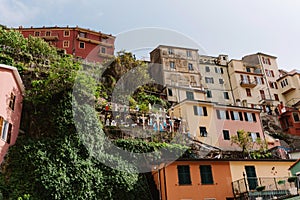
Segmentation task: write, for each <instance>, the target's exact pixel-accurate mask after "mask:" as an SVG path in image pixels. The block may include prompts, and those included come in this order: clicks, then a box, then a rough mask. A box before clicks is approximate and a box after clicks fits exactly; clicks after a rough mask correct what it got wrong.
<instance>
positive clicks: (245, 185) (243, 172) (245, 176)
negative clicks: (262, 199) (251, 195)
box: [243, 172, 248, 193]
mask: <svg viewBox="0 0 300 200" xmlns="http://www.w3.org/2000/svg"><path fill="white" fill-rule="evenodd" d="M243 177H244V183H245V188H246V192H247V193H248V188H247V182H246V175H245V172H243Z"/></svg>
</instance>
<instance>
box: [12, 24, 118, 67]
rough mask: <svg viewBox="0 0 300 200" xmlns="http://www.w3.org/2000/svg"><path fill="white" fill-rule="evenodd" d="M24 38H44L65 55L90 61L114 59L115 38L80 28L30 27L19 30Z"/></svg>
mask: <svg viewBox="0 0 300 200" xmlns="http://www.w3.org/2000/svg"><path fill="white" fill-rule="evenodd" d="M16 30H18V31H20V32H21V33H22V34H23V36H24V37H29V36H30V35H31V36H34V37H40V38H43V39H44V40H45V41H47V42H48V43H49V44H51V45H53V46H55V47H57V48H59V49H62V50H63V51H64V52H65V53H67V54H71V55H73V56H74V57H76V58H83V59H87V60H88V61H95V62H103V61H105V60H107V59H110V58H111V57H113V54H114V42H115V37H114V36H112V35H111V34H110V35H108V34H104V33H101V32H96V31H92V30H89V29H84V28H80V27H68V26H67V27H57V26H55V27H38V28H34V27H30V28H23V27H22V26H20V27H19V28H18V29H16Z"/></svg>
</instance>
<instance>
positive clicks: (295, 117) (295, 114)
mask: <svg viewBox="0 0 300 200" xmlns="http://www.w3.org/2000/svg"><path fill="white" fill-rule="evenodd" d="M293 117H294V121H295V122H300V117H299V113H296V112H294V113H293Z"/></svg>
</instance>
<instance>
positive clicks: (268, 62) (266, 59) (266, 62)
mask: <svg viewBox="0 0 300 200" xmlns="http://www.w3.org/2000/svg"><path fill="white" fill-rule="evenodd" d="M262 61H263V64H268V65H271V60H270V58H265V57H262Z"/></svg>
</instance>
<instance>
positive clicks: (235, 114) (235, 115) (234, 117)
mask: <svg viewBox="0 0 300 200" xmlns="http://www.w3.org/2000/svg"><path fill="white" fill-rule="evenodd" d="M230 115H231V119H232V120H240V114H239V112H237V111H230Z"/></svg>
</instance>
